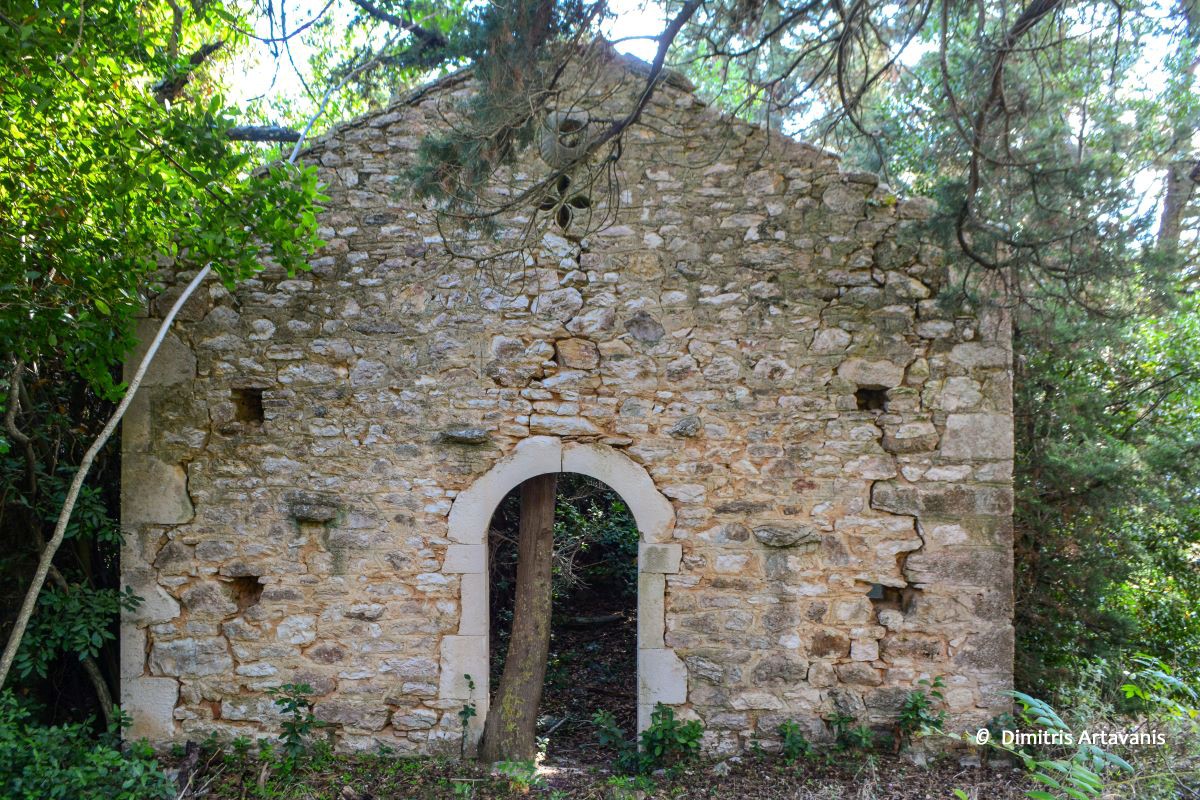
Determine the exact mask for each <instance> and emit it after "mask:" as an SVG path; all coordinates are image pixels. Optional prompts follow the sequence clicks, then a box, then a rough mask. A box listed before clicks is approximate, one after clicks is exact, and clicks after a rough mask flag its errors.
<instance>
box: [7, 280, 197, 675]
mask: <svg viewBox="0 0 1200 800" xmlns="http://www.w3.org/2000/svg"><path fill="white" fill-rule="evenodd" d="M210 272H212V264H207V265H205V267H204V269H202V270H200V271H199V272H198V273H196V277H194V278H192V281H191V283H189V284H188V285H187V287H186V288H185V289H184V290H183V292H181V293H180V295H179V297H178V298H177V299H176V300H175V304H174V305H173V306H171V310H170V311H168V312H167V316H166V317H164V318H163V322H162V325H160V326H159V328H158V333H157V334H156V335H155V336H154V339H153V340H152V341H151V342H150V347H149V348H148V349H147V350H146V354H145V355H144V356H142V361H141V363H140V364H138V368H137V372H135V373H134V375H133V379H132V380H131V381H130V382H129V388H128V389H126V390H125V396H124V397H122V398H121V402H120V404H119V405H117V408H116V410H115V411H113V413H112V416H111V417H109V419H108V422H107V423H106V424H105V426H104V429H103V430H101V431H100V435H99V436H97V437H96V439H95V441H93V442H92V445H91V447H89V448H88V449H87V452H86V453H85V454H84V456H83V460H82V461H81V462H80V464H79V469H78V470H76V471H75V477H74V478H72V479H71V486H70V488H68V489H67V496H66V498H65V499H64V500H63V507H62V510H61V511H60V512H59V514H58V521H57V522H56V523H55V525H54V535H53V536H51V537H50V541H49V542H47V544H46V546H45V547H44V548H43V549H42V555H41V557H40V558H39V559H38V565H37V569H36V570H34V573H33V580H32V582H31V583H30V585H29V589H28V590H27V591H26V592H25V599H24V600H23V601H22V602H21V610H20V612H18V614H17V619H16V621H15V622H14V623H13V628H12V632H11V633H10V634H9V637H8V641H7V642H6V643H5V644H4V655H3V656H0V688H3V687H4V683H5V681H6V680H7V679H8V673H9V672H10V671H11V670H12V665H13V660H14V659H16V657H17V650H18V648H20V646H21V640H22V639H23V638H24V637H25V629H26V628H28V627H29V620H30V619H31V618H32V617H33V611H34V608H35V606H36V605H37V599H38V595H39V594H41V591H42V586H43V585H44V584H45V583H46V576H47V575H48V574H49V572H50V569H51V567H52V566H53V564H52V562H53V560H54V554H55V553H57V552H58V548H59V547H60V546H61V545H62V543H63V539H64V538H65V537H66V534H67V523H68V522H70V521H71V512H73V511H74V510H75V503H76V502H77V501H78V500H79V491H80V490H81V489H82V488H83V481H84V480H85V479H86V478H87V474H88V471H89V470H90V469H91V467H92V463H93V462H94V461H95V460H96V456H97V455H99V454H100V451H101V450H102V449H104V445H106V444H107V443H108V440H109V439H110V438H111V437H112V435H113V432H114V431H116V429H117V425H118V424H119V423H120V422H121V418H122V417H124V416H125V412H126V411H127V410H128V409H129V404H130V403H132V402H133V397H134V395H136V394H137V390H138V387H139V386H141V385H142V380H143V379H144V378H145V377H146V371H147V370H149V369H150V363H151V362H152V361H153V360H154V356H155V355H156V354H157V353H158V348H159V347H161V346H162V343H163V339H165V338H166V336H167V331H169V330H170V329H171V324H172V323H173V322H174V321H175V317H176V316H177V315H178V314H179V310H180V309H181V308H183V304H184V303H186V302H187V301H188V299H189V298H191V296H192V293H193V292H195V291H196V288H197V287H199V286H200V284H201V283H203V282H204V279H205V278H206V277H208V275H209V273H210Z"/></svg>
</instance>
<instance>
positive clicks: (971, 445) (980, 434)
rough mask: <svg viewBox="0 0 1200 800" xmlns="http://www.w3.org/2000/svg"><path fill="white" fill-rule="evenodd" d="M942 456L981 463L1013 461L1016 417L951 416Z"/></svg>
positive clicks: (992, 415) (985, 415)
mask: <svg viewBox="0 0 1200 800" xmlns="http://www.w3.org/2000/svg"><path fill="white" fill-rule="evenodd" d="M942 455H943V456H945V457H946V458H969V459H978V460H1008V459H1011V458H1012V457H1013V424H1012V417H1010V416H1008V415H1006V414H951V415H950V416H948V417H947V418H946V434H945V436H944V437H943V438H942Z"/></svg>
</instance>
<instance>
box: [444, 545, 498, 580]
mask: <svg viewBox="0 0 1200 800" xmlns="http://www.w3.org/2000/svg"><path fill="white" fill-rule="evenodd" d="M486 562H487V550H486V549H485V545H483V544H452V545H450V546H449V547H448V548H446V559H445V560H444V561H443V562H442V572H445V573H447V574H450V573H465V572H486V571H487V563H486Z"/></svg>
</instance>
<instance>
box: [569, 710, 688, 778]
mask: <svg viewBox="0 0 1200 800" xmlns="http://www.w3.org/2000/svg"><path fill="white" fill-rule="evenodd" d="M592 724H593V725H594V726H596V735H597V740H598V741H599V743H600V746H601V747H605V748H608V749H611V750H614V751H615V752H616V754H617V755H616V758H615V759H614V762H613V766H614V767H615V768H616V769H617V771H618V772H623V773H627V774H641V775H645V774H648V773H650V772H653V771H654V770H656V769H671V768H675V767H678V766H681V765H683V764H686V763H688V762H690V761H692V760H694V759H695V758H696V756H697V755H698V754H699V752H700V739H701V737H702V736H703V734H704V729H703V727H702V726H701V725H700V722H699V720H689V721H687V722H682V723H681V722H680V721H679V720H677V719H675V711H674V709H672V708H671V707H670V706H665V705H663V704H662V703H658V704H656V705H655V706H654V710H653V711H652V712H651V713H650V725H649V726H647V728H646V729H645V730H644V731H642V735H641V737H640V739H639V741H638V744H637V745H635V744H634V743H633V741H631V740H630V739H628V738H626V735H625V731H624V730H622V729H621V727H620V726H619V725H617V724H616V720H615V719H614V718H613V715H612V713H611V712H609V711H597V712H596V713H595V714H594V715H592Z"/></svg>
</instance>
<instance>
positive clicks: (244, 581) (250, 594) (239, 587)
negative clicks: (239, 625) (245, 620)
mask: <svg viewBox="0 0 1200 800" xmlns="http://www.w3.org/2000/svg"><path fill="white" fill-rule="evenodd" d="M262 593H263V585H262V584H261V583H259V582H258V576H257V575H239V576H238V577H236V578H234V579H232V580H231V581H229V599H231V600H233V602H234V603H236V604H237V609H238V613H239V614H242V613H244V612H245V611H246V609H248V608H250V607H251V606H253V605H255V604H257V603H258V601H259V600H260V599H261V598H262Z"/></svg>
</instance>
